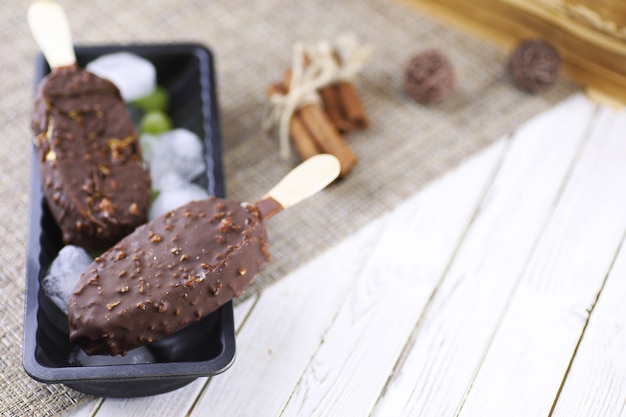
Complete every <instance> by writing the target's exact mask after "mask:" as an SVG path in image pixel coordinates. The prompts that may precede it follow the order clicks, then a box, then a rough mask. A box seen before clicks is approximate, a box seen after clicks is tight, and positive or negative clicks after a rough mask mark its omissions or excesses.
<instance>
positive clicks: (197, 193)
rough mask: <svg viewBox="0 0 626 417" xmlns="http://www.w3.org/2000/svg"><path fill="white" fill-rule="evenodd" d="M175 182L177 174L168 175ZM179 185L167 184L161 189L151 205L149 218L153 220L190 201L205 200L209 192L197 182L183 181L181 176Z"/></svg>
mask: <svg viewBox="0 0 626 417" xmlns="http://www.w3.org/2000/svg"><path fill="white" fill-rule="evenodd" d="M168 178H169V179H170V180H171V181H172V182H171V184H174V183H175V182H176V179H175V178H176V177H175V176H169V177H168ZM179 181H180V182H179V184H180V186H179V187H170V186H166V187H165V188H164V189H161V190H160V191H159V195H158V196H157V198H156V199H155V200H154V202H153V203H152V206H151V207H150V213H149V215H148V217H149V219H150V220H152V219H154V218H156V217H159V216H160V215H162V214H165V213H167V212H168V211H171V210H174V209H176V208H178V207H180V206H182V205H183V204H186V203H188V202H190V201H196V200H204V199H205V198H207V197H208V196H209V193H208V192H207V191H206V190H205V189H204V188H202V187H200V186H199V185H197V184H193V183H189V182H185V181H182V179H180V178H179Z"/></svg>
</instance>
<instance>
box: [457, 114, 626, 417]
mask: <svg viewBox="0 0 626 417" xmlns="http://www.w3.org/2000/svg"><path fill="white" fill-rule="evenodd" d="M625 131H626V112H624V113H621V114H620V113H616V112H614V111H612V110H609V109H603V110H602V111H601V112H600V114H599V116H598V118H597V122H596V123H595V126H594V130H593V132H592V134H591V137H590V140H589V141H588V143H587V144H586V146H585V148H584V149H583V152H582V154H581V157H580V160H579V162H578V164H577V166H576V168H575V170H574V171H573V172H572V175H571V176H570V180H569V181H568V183H567V185H566V187H565V189H564V192H563V195H562V197H561V199H560V201H559V204H558V206H557V208H556V210H555V212H554V214H553V216H552V218H551V219H550V222H549V224H548V225H547V227H546V229H545V231H544V233H543V235H542V237H541V240H540V241H539V242H538V244H537V246H536V249H535V251H534V253H533V256H532V258H531V259H530V261H529V263H528V266H527V268H526V270H525V273H524V275H523V276H522V277H521V279H520V282H519V285H518V287H517V289H516V291H515V293H514V294H513V296H512V298H511V300H510V303H509V306H508V308H507V312H506V314H505V315H504V317H503V320H502V322H501V323H500V326H499V329H498V332H497V333H496V335H495V337H494V340H493V343H492V345H491V347H490V349H489V352H488V354H487V356H486V358H485V361H484V363H483V364H482V367H481V369H480V372H479V373H478V375H477V377H476V380H475V381H474V383H473V384H472V389H471V391H470V393H469V395H468V397H467V400H466V402H465V404H464V406H463V409H462V412H461V414H460V415H461V416H465V415H467V416H475V415H498V414H506V415H507V416H515V415H519V416H529V415H532V416H538V415H548V414H549V413H550V410H551V408H552V406H553V403H554V401H555V397H556V396H557V393H558V390H559V387H560V385H561V381H562V380H563V378H564V375H565V374H566V372H567V368H568V366H569V363H570V360H571V357H572V355H573V353H574V351H575V349H576V346H577V344H578V341H579V338H580V336H581V334H582V332H583V329H584V326H585V324H586V321H587V318H588V311H589V310H591V308H592V307H593V304H594V302H595V300H596V297H597V294H598V293H599V291H600V289H601V288H602V285H603V282H604V278H605V277H606V274H607V272H608V271H609V269H610V268H611V265H612V263H613V260H614V258H615V254H616V253H617V251H618V249H619V245H620V243H621V241H622V238H623V235H624V232H625V231H626V193H624V192H621V191H619V190H618V189H616V186H615V185H616V183H615V181H616V179H617V178H626V163H625V161H626V141H624V132H625ZM621 323H622V324H623V325H624V324H626V316H624V317H622V320H621Z"/></svg>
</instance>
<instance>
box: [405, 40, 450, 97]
mask: <svg viewBox="0 0 626 417" xmlns="http://www.w3.org/2000/svg"><path fill="white" fill-rule="evenodd" d="M454 85H455V79H454V70H453V69H452V65H451V64H450V62H449V61H448V59H447V58H446V57H445V56H444V55H443V54H442V53H441V52H439V51H437V50H434V49H431V50H427V51H424V52H422V53H420V54H417V55H415V56H414V57H412V58H411V59H410V60H409V63H408V64H407V66H406V68H405V70H404V89H405V91H406V92H407V94H408V95H409V96H410V97H411V98H413V100H415V101H417V102H419V103H422V104H430V103H433V102H436V101H442V100H444V99H445V98H447V97H448V96H449V95H450V93H452V91H453V90H454Z"/></svg>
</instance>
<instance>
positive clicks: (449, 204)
mask: <svg viewBox="0 0 626 417" xmlns="http://www.w3.org/2000/svg"><path fill="white" fill-rule="evenodd" d="M505 148H506V143H505V142H503V141H499V142H497V143H496V144H495V145H494V146H492V147H490V148H489V149H488V150H487V151H485V152H484V153H482V154H481V155H480V156H478V157H477V158H475V159H474V160H472V161H470V162H468V163H466V164H465V165H464V166H463V167H462V168H461V169H460V170H458V171H456V172H454V173H453V174H451V175H449V176H447V177H445V178H443V179H442V180H440V181H438V182H437V183H436V184H434V185H432V186H431V187H428V188H427V189H425V190H424V191H422V192H421V193H419V194H418V195H417V196H416V197H414V198H412V199H411V200H409V201H408V202H406V203H405V204H403V205H401V206H400V207H398V208H396V209H395V210H394V211H393V212H392V213H391V214H390V215H389V216H388V218H387V219H386V221H385V223H384V225H383V228H382V230H381V232H380V235H379V237H378V239H377V240H376V245H375V248H374V250H373V251H372V253H371V254H370V256H369V258H368V259H367V262H366V263H365V265H364V268H363V270H362V271H360V273H359V274H358V276H357V277H356V279H355V280H354V282H353V284H352V287H351V289H350V293H349V296H348V298H347V299H346V300H345V302H344V303H343V305H341V306H340V309H339V311H338V314H337V315H336V317H335V318H334V321H333V323H332V327H331V328H330V329H329V330H328V332H326V333H325V334H322V335H319V336H318V341H317V346H315V348H316V350H315V352H314V356H313V357H312V358H307V360H308V363H307V364H306V368H303V369H301V370H299V372H302V371H304V373H303V374H302V376H301V377H300V380H299V382H298V384H297V386H296V389H295V390H294V392H293V393H292V394H291V396H290V397H289V401H288V403H287V404H286V407H285V408H284V410H283V411H282V413H281V416H292V415H297V416H308V415H321V416H327V415H350V416H358V415H367V414H369V412H370V410H371V408H372V406H373V405H374V403H375V401H376V398H377V396H378V394H379V393H380V390H381V389H382V387H383V386H384V384H385V381H386V380H387V377H388V375H389V373H390V372H391V370H392V369H393V367H394V364H395V363H396V361H397V358H398V355H399V354H400V353H401V352H402V347H403V345H404V343H405V341H406V339H407V338H408V337H409V335H410V333H411V331H412V329H413V327H414V325H415V322H416V321H417V320H418V318H419V316H420V315H421V312H422V309H423V307H424V306H425V305H426V304H427V302H428V300H429V298H430V297H431V295H432V292H433V290H434V288H436V286H437V284H438V282H439V280H440V279H441V277H442V275H443V273H444V271H445V269H446V268H447V265H448V262H449V259H450V257H451V256H452V255H453V253H454V252H455V250H456V248H457V245H458V242H459V241H460V239H461V238H462V236H463V234H464V232H465V229H466V227H467V224H469V222H470V221H471V218H472V216H473V215H474V213H475V210H476V207H477V205H478V204H479V202H480V200H481V198H482V196H483V195H484V192H485V190H486V189H487V187H488V184H489V183H490V182H491V180H492V178H493V175H495V172H496V171H497V167H498V166H499V162H500V161H501V156H502V154H503V152H504V150H505ZM286 388H289V387H286ZM270 415H271V413H270Z"/></svg>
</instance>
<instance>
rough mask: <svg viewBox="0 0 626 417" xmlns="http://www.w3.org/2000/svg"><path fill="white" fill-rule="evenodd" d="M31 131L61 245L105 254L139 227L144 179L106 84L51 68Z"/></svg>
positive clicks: (146, 192)
mask: <svg viewBox="0 0 626 417" xmlns="http://www.w3.org/2000/svg"><path fill="white" fill-rule="evenodd" d="M31 127H32V130H33V132H34V133H35V135H36V140H35V145H36V147H37V152H38V156H39V164H40V171H41V175H42V179H43V181H42V183H43V192H44V195H45V197H46V201H47V203H48V207H49V208H50V211H51V212H52V215H53V217H54V219H55V220H56V222H57V224H58V225H59V227H60V229H61V232H62V236H63V241H64V243H66V244H69V243H71V244H75V245H79V246H83V247H85V248H89V249H97V248H106V247H109V246H111V245H112V244H114V243H115V242H117V241H118V240H119V239H121V238H122V237H124V236H125V235H127V234H128V233H130V232H131V231H132V230H134V229H135V228H136V227H137V226H138V225H140V224H142V223H145V221H146V218H147V211H148V208H149V204H150V193H151V191H150V177H149V173H148V172H147V171H146V170H145V169H144V167H143V165H142V161H141V154H140V148H139V141H138V136H137V133H136V131H135V128H134V126H133V122H132V120H131V118H130V116H129V114H128V111H127V109H126V106H125V104H124V102H123V101H122V98H121V96H120V93H119V91H118V89H117V87H115V85H114V84H112V83H111V82H109V81H108V80H105V79H102V78H100V77H97V76H95V75H94V74H91V73H90V72H88V71H86V70H83V69H80V68H78V67H77V66H76V65H71V66H66V67H61V68H55V69H54V70H53V71H52V73H50V74H49V75H48V76H47V77H46V78H44V79H43V80H42V82H41V84H40V86H39V90H38V94H37V98H36V101H35V106H34V111H33V116H32V120H31Z"/></svg>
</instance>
